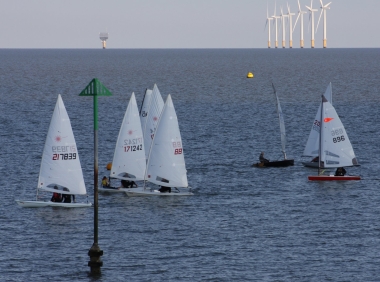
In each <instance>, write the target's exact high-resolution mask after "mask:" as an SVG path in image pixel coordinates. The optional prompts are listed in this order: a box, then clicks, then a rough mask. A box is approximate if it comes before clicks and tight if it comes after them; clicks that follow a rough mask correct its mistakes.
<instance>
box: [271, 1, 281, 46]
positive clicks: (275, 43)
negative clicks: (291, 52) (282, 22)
mask: <svg viewBox="0 0 380 282" xmlns="http://www.w3.org/2000/svg"><path fill="white" fill-rule="evenodd" d="M272 18H273V19H274V22H275V26H276V33H275V34H276V41H275V42H274V46H275V47H276V48H278V41H277V34H278V33H277V19H279V18H280V17H279V16H276V2H274V15H273V16H272Z"/></svg>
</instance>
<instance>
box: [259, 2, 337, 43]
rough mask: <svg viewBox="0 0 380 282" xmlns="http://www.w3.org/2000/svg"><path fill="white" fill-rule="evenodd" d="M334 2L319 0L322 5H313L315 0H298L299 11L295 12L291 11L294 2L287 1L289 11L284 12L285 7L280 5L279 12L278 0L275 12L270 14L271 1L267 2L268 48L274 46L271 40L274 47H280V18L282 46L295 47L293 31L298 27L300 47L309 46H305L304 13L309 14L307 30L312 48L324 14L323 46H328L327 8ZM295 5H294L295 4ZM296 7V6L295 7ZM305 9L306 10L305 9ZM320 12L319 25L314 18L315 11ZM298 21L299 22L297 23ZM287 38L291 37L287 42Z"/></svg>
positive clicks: (266, 26) (275, 3) (275, 4)
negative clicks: (307, 0)
mask: <svg viewBox="0 0 380 282" xmlns="http://www.w3.org/2000/svg"><path fill="white" fill-rule="evenodd" d="M331 3H332V2H329V3H327V4H324V3H323V1H322V0H319V4H320V7H318V9H317V7H316V5H315V4H314V7H313V0H311V1H310V4H309V3H306V1H303V0H301V1H300V0H297V3H296V4H297V5H298V11H295V10H293V11H294V12H292V11H291V5H292V3H289V2H287V3H286V8H287V13H286V11H285V12H284V7H282V6H280V8H279V12H280V14H278V12H277V9H278V7H277V2H276V1H275V2H274V5H273V7H274V8H273V9H274V12H273V14H272V15H270V12H269V10H270V8H269V3H267V11H266V12H267V16H266V22H265V29H267V31H268V48H272V45H271V42H272V41H274V48H278V36H279V34H278V22H277V20H278V19H280V22H279V24H280V26H281V28H280V29H281V37H282V44H281V46H282V48H287V47H288V48H293V33H294V32H295V30H296V29H298V30H299V32H300V42H299V48H304V47H308V46H307V45H306V46H305V41H304V37H305V34H304V33H305V32H304V31H305V28H304V18H303V15H304V14H308V15H309V16H308V21H307V28H306V31H307V33H308V34H309V37H310V45H309V47H310V48H315V34H316V33H317V31H318V27H319V24H320V22H321V18H322V16H323V20H322V21H323V33H322V38H321V41H322V43H323V44H322V46H323V48H327V18H326V17H327V10H329V9H330V4H331ZM293 7H294V6H293ZM293 9H294V8H293ZM303 9H305V10H303ZM316 12H320V14H319V17H318V22H317V25H316V26H315V18H314V16H315V15H314V13H316ZM296 13H297V18H296V20H295V22H294V25H293V20H292V16H295V15H296ZM272 20H273V25H271V21H272ZM297 23H299V24H298V25H297ZM272 31H274V36H273V35H272V34H273V33H272ZM287 33H288V34H287ZM286 38H289V42H288V44H287V42H286Z"/></svg>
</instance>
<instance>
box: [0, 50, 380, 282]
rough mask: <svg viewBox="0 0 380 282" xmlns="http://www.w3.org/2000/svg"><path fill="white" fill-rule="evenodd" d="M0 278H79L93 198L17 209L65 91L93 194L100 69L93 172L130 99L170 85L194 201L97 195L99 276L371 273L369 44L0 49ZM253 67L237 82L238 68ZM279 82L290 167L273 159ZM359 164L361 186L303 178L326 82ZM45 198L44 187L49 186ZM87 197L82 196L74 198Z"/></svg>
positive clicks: (372, 87) (373, 194) (375, 134)
mask: <svg viewBox="0 0 380 282" xmlns="http://www.w3.org/2000/svg"><path fill="white" fill-rule="evenodd" d="M0 58H1V63H0V136H1V137H0V142H1V143H0V144H1V150H0V172H1V175H2V177H1V180H0V186H1V187H2V192H1V194H2V196H1V197H0V225H1V228H0V238H1V243H0V246H1V255H0V281H53V280H55V281H95V279H93V278H90V277H88V272H89V267H88V266H87V262H88V261H89V257H88V255H87V252H88V250H89V249H90V247H91V246H92V243H93V209H91V208H87V209H64V208H62V209H61V208H40V209H27V208H21V207H19V206H17V204H16V202H15V201H14V200H15V199H24V200H33V199H34V198H35V192H36V186H37V179H38V173H39V166H40V161H41V154H42V151H43V146H44V142H45V137H46V133H47V130H48V127H49V123H50V119H51V115H52V113H53V109H54V106H55V103H56V100H57V95H58V94H61V95H62V98H63V101H64V103H65V105H66V108H67V111H68V114H69V116H70V118H71V124H72V126H73V131H74V134H75V137H76V141H77V146H78V150H79V154H80V159H81V163H82V167H83V172H84V177H85V182H86V186H87V190H88V194H89V200H90V201H93V104H92V98H89V97H79V96H78V94H79V93H80V92H81V91H82V90H83V89H84V88H85V87H86V85H87V84H88V83H89V82H90V81H91V80H92V79H93V78H95V77H96V78H98V79H99V80H100V81H101V82H102V83H103V84H104V85H105V86H106V87H107V88H108V89H109V90H110V91H111V92H112V93H113V96H112V97H100V98H99V174H100V175H99V177H101V176H103V175H108V172H107V170H106V168H105V167H106V164H107V163H108V162H110V161H112V156H113V150H114V146H115V143H116V138H117V136H118V132H119V128H120V124H121V121H122V118H123V116H124V112H125V110H126V107H127V104H128V101H129V98H130V95H131V93H132V92H135V94H136V98H137V101H138V103H139V104H140V103H141V101H142V98H143V93H144V91H145V88H152V87H153V85H154V83H156V84H157V85H158V87H159V89H160V91H161V94H162V96H163V98H164V100H165V99H166V96H167V95H168V94H171V95H172V98H173V102H174V106H175V108H176V111H177V115H178V119H179V122H180V129H181V134H182V140H183V145H184V153H185V159H186V166H187V170H188V180H189V184H190V186H192V187H193V189H194V191H195V195H194V196H193V197H178V198H167V197H128V196H126V195H107V194H106V195H104V194H100V195H99V205H100V206H99V246H100V248H101V249H102V250H103V251H104V255H103V257H102V261H103V267H102V276H101V278H100V279H98V280H96V281H379V280H380V268H379V265H380V222H379V213H380V191H379V188H380V187H379V179H380V177H379V176H378V172H379V169H380V164H379V156H380V146H379V141H378V140H379V132H380V123H379V102H380V95H379V94H380V84H379V81H380V77H379V74H380V49H326V50H323V49H314V50H311V49H305V50H302V49H293V50H291V49H284V50H282V49H278V50H274V49H270V50H267V49H253V50H248V49H242V50H212V49H210V50H190V49H189V50H175V49H173V50H112V49H107V50H5V49H2V50H0ZM249 71H252V72H254V74H255V78H254V79H247V78H246V74H247V72H249ZM272 82H273V83H274V84H275V86H276V88H277V92H278V94H279V98H280V101H281V106H282V109H283V113H284V116H285V123H286V130H287V140H288V143H287V154H288V157H290V158H294V159H295V166H294V167H287V168H264V169H259V168H253V167H251V164H252V163H254V162H257V160H258V156H259V154H260V152H261V151H265V155H266V157H267V158H269V159H272V160H275V159H278V158H281V145H280V133H279V124H278V119H277V116H276V108H275V97H274V94H273V91H272V87H271V83H272ZM330 82H331V83H332V87H333V105H334V106H335V108H336V110H337V112H338V114H339V115H340V117H341V119H342V122H343V124H344V125H345V128H346V130H347V133H348V135H349V138H350V140H351V142H352V145H353V147H354V150H355V153H356V156H357V158H358V160H359V163H360V164H361V166H360V167H358V168H348V169H347V171H348V174H360V175H361V176H362V180H361V181H357V182H335V183H328V182H321V183H318V182H315V183H312V182H308V180H307V176H308V175H311V174H316V171H315V170H313V169H310V168H305V167H303V166H302V165H301V161H302V160H305V159H304V158H302V157H301V155H302V153H303V150H304V146H305V144H306V140H307V137H308V135H309V132H310V129H311V126H312V122H313V120H314V117H315V114H316V111H317V108H318V106H319V103H320V96H321V94H323V93H324V92H325V90H326V87H327V85H328V83H330ZM44 195H46V198H48V197H50V195H49V194H44ZM82 200H85V197H83V198H82Z"/></svg>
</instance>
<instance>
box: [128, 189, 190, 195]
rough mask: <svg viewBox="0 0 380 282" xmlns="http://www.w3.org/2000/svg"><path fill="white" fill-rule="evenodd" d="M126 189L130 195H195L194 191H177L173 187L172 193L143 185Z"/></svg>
mask: <svg viewBox="0 0 380 282" xmlns="http://www.w3.org/2000/svg"><path fill="white" fill-rule="evenodd" d="M125 190H127V191H125V193H126V194H127V195H128V196H170V197H171V196H192V195H194V194H193V193H192V192H190V191H188V192H187V191H186V192H183V191H177V190H175V189H172V192H171V193H168V192H165V193H161V192H160V191H158V190H153V189H150V188H147V187H146V188H145V189H144V188H143V187H141V188H140V187H139V188H126V189H125Z"/></svg>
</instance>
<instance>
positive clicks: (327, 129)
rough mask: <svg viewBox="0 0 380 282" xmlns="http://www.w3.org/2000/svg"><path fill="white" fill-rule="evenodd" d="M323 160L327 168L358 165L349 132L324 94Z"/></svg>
mask: <svg viewBox="0 0 380 282" xmlns="http://www.w3.org/2000/svg"><path fill="white" fill-rule="evenodd" d="M322 121H323V122H322V132H321V134H322V135H321V156H320V158H321V161H322V162H324V167H325V168H332V167H343V166H353V165H358V162H357V159H356V157H355V153H354V150H353V148H352V145H351V142H350V139H349V138H348V135H347V132H346V130H345V129H344V126H343V124H342V122H341V120H340V118H339V116H338V114H337V113H336V111H335V109H334V107H333V106H332V105H331V103H330V102H329V101H328V100H327V99H326V98H325V97H324V96H322Z"/></svg>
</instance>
